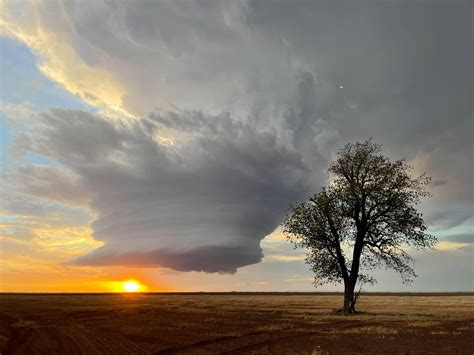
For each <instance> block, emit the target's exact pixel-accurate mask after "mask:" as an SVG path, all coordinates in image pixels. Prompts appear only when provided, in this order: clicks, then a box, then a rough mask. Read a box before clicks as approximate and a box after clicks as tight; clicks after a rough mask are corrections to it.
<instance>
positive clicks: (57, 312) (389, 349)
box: [0, 293, 474, 354]
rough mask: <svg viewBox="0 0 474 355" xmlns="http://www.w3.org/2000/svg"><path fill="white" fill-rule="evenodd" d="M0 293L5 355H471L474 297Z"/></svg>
mask: <svg viewBox="0 0 474 355" xmlns="http://www.w3.org/2000/svg"><path fill="white" fill-rule="evenodd" d="M341 302H342V295H340V294H240V293H237V294H236V293H228V294H209V293H200V294H97V295H92V294H83V295H78V294H64V295H58V294H50V295H39V294H37V295H35V294H30V295H25V294H23V295H20V294H2V295H0V353H1V354H156V353H163V354H166V353H173V354H175V353H176V354H178V353H188V354H206V353H249V354H299V353H302V354H305V353H306V354H341V353H343V354H347V353H372V354H373V353H385V354H386V353H446V354H448V353H449V354H462V353H466V354H472V353H473V351H474V343H473V339H474V294H364V295H362V296H361V298H360V303H359V305H358V309H359V311H361V313H359V314H356V315H352V316H343V315H340V314H337V313H333V312H332V311H333V309H336V308H338V307H340V305H341Z"/></svg>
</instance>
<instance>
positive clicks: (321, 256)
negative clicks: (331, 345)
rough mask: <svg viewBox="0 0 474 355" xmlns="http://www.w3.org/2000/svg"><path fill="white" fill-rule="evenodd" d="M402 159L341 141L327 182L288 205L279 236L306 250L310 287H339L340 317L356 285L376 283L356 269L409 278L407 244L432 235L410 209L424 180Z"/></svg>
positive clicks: (423, 244)
mask: <svg viewBox="0 0 474 355" xmlns="http://www.w3.org/2000/svg"><path fill="white" fill-rule="evenodd" d="M411 169H412V168H411V167H410V166H409V165H407V164H406V162H405V159H401V160H397V161H394V162H392V161H390V160H389V159H388V158H386V157H385V156H383V155H382V154H381V145H378V144H375V143H373V142H372V141H371V140H368V141H365V142H363V143H360V142H357V143H355V144H347V145H346V146H344V148H342V149H341V150H340V151H339V152H338V156H337V159H336V160H335V161H333V162H332V163H331V164H330V167H329V170H328V173H329V183H328V185H327V186H326V187H323V188H322V189H321V192H319V193H317V194H315V195H314V196H312V197H311V198H309V200H307V201H304V202H302V203H300V204H297V205H292V206H291V209H290V213H289V214H288V215H287V217H286V218H285V220H284V222H283V232H284V234H285V235H286V236H287V238H288V239H289V240H290V241H291V242H293V243H294V244H295V247H304V248H307V254H306V262H307V263H308V264H309V265H310V266H311V269H312V271H313V272H314V273H315V282H314V284H315V286H318V285H321V284H324V283H335V284H337V283H343V284H344V306H343V312H344V313H345V314H349V313H354V312H355V303H356V301H357V294H355V292H354V290H355V287H356V284H357V283H358V282H359V284H363V283H374V282H375V281H376V280H375V279H374V278H372V277H370V276H369V275H367V274H363V273H361V272H360V270H361V268H362V269H364V270H371V269H374V268H376V267H380V266H383V265H385V266H386V267H387V268H392V269H394V270H395V271H397V272H398V273H399V274H400V276H401V277H402V280H403V282H404V283H405V282H410V281H411V280H412V279H413V277H416V274H415V271H414V269H413V266H412V265H413V260H412V258H411V257H410V256H409V255H408V253H407V251H406V249H407V248H408V247H411V248H415V249H421V248H431V247H433V245H434V244H435V243H436V242H437V240H436V238H435V237H434V236H432V235H430V234H427V233H425V231H426V229H427V227H426V226H425V223H424V221H423V218H422V214H421V213H419V212H418V211H417V210H416V208H415V207H416V205H417V204H418V203H419V202H420V199H421V198H422V197H428V196H430V194H429V193H428V192H427V190H426V186H427V185H428V184H429V182H430V180H431V178H429V177H428V176H426V174H422V175H421V176H419V177H417V178H412V177H411V176H410V170H411Z"/></svg>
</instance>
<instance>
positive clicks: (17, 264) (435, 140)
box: [0, 0, 474, 292]
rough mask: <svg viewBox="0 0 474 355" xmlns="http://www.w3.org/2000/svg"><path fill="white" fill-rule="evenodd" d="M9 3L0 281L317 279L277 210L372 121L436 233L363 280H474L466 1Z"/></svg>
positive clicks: (254, 287)
mask: <svg viewBox="0 0 474 355" xmlns="http://www.w3.org/2000/svg"><path fill="white" fill-rule="evenodd" d="M1 6H2V11H1V14H0V24H1V27H0V55H1V62H0V73H1V81H0V85H1V86H0V99H1V101H0V140H1V142H0V144H1V159H0V170H1V181H0V184H1V189H0V195H1V197H0V201H1V205H0V255H1V258H0V270H1V271H0V291H6V292H10V291H22V292H103V291H114V290H117V285H118V284H120V283H121V282H123V281H125V280H131V279H133V280H137V282H140V283H141V284H143V285H145V286H146V289H147V290H149V291H312V290H314V286H313V285H312V274H311V272H310V271H309V267H308V265H306V264H305V262H304V256H305V251H304V250H301V249H294V248H293V246H292V245H291V244H290V243H289V242H288V241H287V240H286V239H285V237H284V235H283V234H282V232H281V230H280V228H279V225H280V223H281V222H282V219H283V218H284V216H285V214H286V213H287V211H288V207H289V205H290V204H291V203H295V202H300V201H303V200H304V199H305V198H307V197H309V196H310V195H312V194H313V193H315V192H317V191H319V189H320V188H321V187H322V186H323V185H324V184H325V183H327V178H328V176H327V174H326V171H327V168H328V164H329V162H330V161H331V160H332V159H334V157H335V153H336V152H337V150H338V149H339V148H340V147H341V146H343V145H344V144H345V143H347V142H355V141H357V140H365V139H368V138H371V137H372V138H373V140H374V141H375V142H377V143H380V144H382V145H383V152H384V154H386V155H387V156H389V157H390V158H392V159H399V158H402V157H406V158H407V160H408V162H409V163H410V164H411V165H412V166H413V172H414V174H417V173H421V172H426V173H427V174H428V175H430V176H431V177H432V178H433V180H432V183H431V185H430V187H429V190H430V192H431V193H432V194H433V197H432V198H431V199H427V200H424V201H423V203H422V204H421V206H420V210H421V211H422V213H423V215H424V218H425V221H426V223H427V225H428V227H429V232H430V233H432V234H434V235H436V236H437V237H438V239H439V241H440V243H439V244H438V245H437V246H436V248H435V249H434V250H430V251H425V252H420V251H412V253H411V254H412V256H413V257H414V259H415V270H416V271H417V274H418V275H419V276H418V278H416V279H415V280H414V282H413V283H411V284H410V285H404V284H402V282H401V279H400V278H399V277H398V276H397V275H396V274H395V273H393V272H391V271H389V270H385V269H381V270H376V271H374V272H373V274H374V276H376V277H377V279H378V283H377V284H375V285H373V286H365V287H366V290H367V291H406V292H416V291H430V292H433V291H474V279H473V271H474V259H473V257H474V254H473V252H474V249H473V225H474V214H473V197H474V196H473V183H474V179H473V171H474V169H473V153H474V150H473V144H472V137H473V133H474V128H473V114H472V101H473V92H472V52H473V51H472V49H473V48H472V43H473V41H472V13H473V12H472V10H473V9H472V3H471V2H470V1H456V0H454V1H418V2H414V1H410V2H409V1H396V0H393V1H377V2H376V1H351V2H348V1H331V2H329V1H302V0H298V1H291V2H290V1H278V0H275V1H263V0H260V1H250V0H248V1H240V0H236V1H230V0H228V1H216V0H212V1H196V2H191V1H184V0H183V1H181V0H177V1H165V0H163V1H146V0H140V1H99V0H98V1H73V0H68V1H59V0H57V1H56V0H49V1H31V2H28V1H21V2H19V1H11V2H9V1H7V2H3V3H1ZM340 289H341V287H340V286H333V285H326V286H322V287H319V288H318V289H317V290H320V291H332V290H340Z"/></svg>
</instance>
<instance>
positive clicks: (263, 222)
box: [28, 109, 310, 272]
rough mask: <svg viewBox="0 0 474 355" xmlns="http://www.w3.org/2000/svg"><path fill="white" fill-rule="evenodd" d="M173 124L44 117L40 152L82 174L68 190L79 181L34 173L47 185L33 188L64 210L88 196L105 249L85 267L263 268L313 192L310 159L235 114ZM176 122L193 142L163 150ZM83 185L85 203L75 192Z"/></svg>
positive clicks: (55, 113)
mask: <svg viewBox="0 0 474 355" xmlns="http://www.w3.org/2000/svg"><path fill="white" fill-rule="evenodd" d="M171 118H172V120H171V121H170V117H164V116H160V115H151V116H150V117H149V118H145V119H142V120H140V121H133V122H130V121H128V122H125V121H122V122H117V121H114V120H108V119H105V118H104V117H102V116H100V115H97V114H90V113H87V112H84V111H79V110H60V109H55V110H51V111H50V112H47V113H45V114H43V115H42V117H41V120H42V124H43V128H42V129H41V130H39V131H38V132H37V136H36V138H35V142H36V145H37V146H38V147H39V149H40V150H41V151H43V152H44V154H45V155H47V156H49V157H50V158H53V159H54V160H56V161H58V162H59V163H60V164H62V165H64V166H67V167H68V169H69V170H70V171H71V174H74V175H73V176H71V177H70V178H69V182H68V183H66V182H65V180H66V178H67V176H69V175H59V174H57V173H53V172H52V171H51V169H48V170H45V171H43V170H38V169H32V170H31V169H30V170H29V171H30V172H31V173H32V174H33V176H38V178H37V179H35V181H39V182H38V183H37V184H35V185H32V184H30V185H28V188H29V189H30V190H35V191H33V192H35V193H37V194H42V195H43V196H49V197H50V198H53V199H54V198H56V199H58V200H61V201H64V200H66V199H69V201H70V200H71V199H74V198H75V199H77V201H78V202H80V201H83V200H84V198H85V197H86V196H87V198H88V201H89V202H88V206H89V208H90V209H91V210H92V212H93V213H94V214H95V216H96V218H95V219H94V221H93V222H92V224H91V227H92V229H93V230H94V233H93V235H94V238H95V239H97V240H100V241H103V242H105V246H103V247H102V248H100V249H98V250H97V251H95V252H94V253H92V254H89V255H86V256H84V257H82V258H80V259H78V260H77V263H79V264H92V265H135V266H164V267H169V268H173V269H176V270H198V271H209V272H218V271H220V272H234V271H235V270H236V268H237V267H240V266H244V265H248V264H252V263H256V262H259V261H260V260H261V257H262V252H261V249H260V246H259V244H260V240H261V239H263V238H264V237H265V236H266V235H268V234H270V233H271V232H272V231H273V230H274V229H275V227H276V226H277V225H278V224H279V222H280V221H281V218H282V217H283V214H284V213H285V211H286V209H287V206H288V204H289V203H290V202H292V201H294V200H295V199H299V198H302V197H303V196H304V195H305V194H307V193H308V192H309V191H310V190H309V186H310V185H309V183H308V179H307V177H308V168H307V166H306V165H305V164H304V162H303V159H302V157H301V155H300V154H298V153H297V152H296V151H295V150H294V149H293V148H292V146H291V145H290V144H287V143H286V142H285V141H282V140H281V139H280V137H278V136H277V135H275V133H272V130H271V129H268V130H267V131H256V130H255V128H254V127H252V126H249V125H248V124H245V123H241V122H235V121H233V120H232V119H231V117H230V116H228V115H221V116H205V115H203V114H202V113H199V112H185V113H182V114H176V113H175V114H173V115H172V116H171ZM171 122H172V125H173V126H172V127H171V128H173V129H179V131H180V132H190V134H191V133H192V135H190V136H189V137H183V139H182V140H178V141H176V143H175V145H173V146H167V145H162V144H160V143H159V141H158V140H157V139H156V137H157V136H158V135H159V132H160V127H163V126H164V125H165V124H167V123H169V124H171ZM42 177H46V178H48V180H49V181H50V182H51V184H50V185H49V186H48V185H47V184H44V183H42V179H41V178H42ZM51 177H53V179H51ZM74 183H76V184H77V191H83V193H82V194H77V195H75V194H73V193H71V191H74V189H73V188H71V186H74V185H73V184H74ZM48 189H49V190H48ZM84 189H85V191H84ZM48 191H49V192H48ZM70 202H71V203H73V202H74V201H70Z"/></svg>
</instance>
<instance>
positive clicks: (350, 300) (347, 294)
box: [342, 282, 355, 314]
mask: <svg viewBox="0 0 474 355" xmlns="http://www.w3.org/2000/svg"><path fill="white" fill-rule="evenodd" d="M354 289H355V284H353V283H351V282H348V283H346V284H345V285H344V307H343V309H342V311H343V313H344V314H352V313H354V312H355V295H354Z"/></svg>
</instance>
